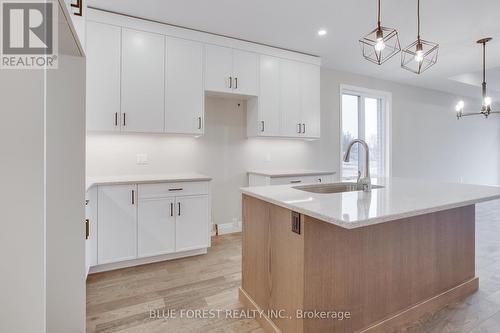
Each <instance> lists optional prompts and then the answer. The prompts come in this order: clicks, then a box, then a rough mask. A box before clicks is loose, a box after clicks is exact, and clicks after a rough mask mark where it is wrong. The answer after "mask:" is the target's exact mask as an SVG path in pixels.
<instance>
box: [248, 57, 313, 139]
mask: <svg viewBox="0 0 500 333" xmlns="http://www.w3.org/2000/svg"><path fill="white" fill-rule="evenodd" d="M259 80H260V89H259V98H258V102H257V103H254V102H252V101H249V102H248V103H247V126H248V129H247V132H248V136H267V137H288V138H319V137H320V68H319V66H318V65H313V64H306V63H302V62H298V61H294V60H288V59H282V58H278V57H272V56H267V55H261V56H260V76H259Z"/></svg>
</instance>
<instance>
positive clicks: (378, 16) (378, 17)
mask: <svg viewBox="0 0 500 333" xmlns="http://www.w3.org/2000/svg"><path fill="white" fill-rule="evenodd" d="M377 24H378V28H379V29H380V0H378V13H377Z"/></svg>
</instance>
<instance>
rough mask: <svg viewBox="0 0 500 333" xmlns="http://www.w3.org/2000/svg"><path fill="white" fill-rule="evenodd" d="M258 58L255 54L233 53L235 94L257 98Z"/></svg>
mask: <svg viewBox="0 0 500 333" xmlns="http://www.w3.org/2000/svg"><path fill="white" fill-rule="evenodd" d="M258 65H259V58H258V56H257V54H255V53H251V52H245V51H239V50H234V51H233V76H234V81H233V83H234V84H233V90H234V92H235V93H237V94H242V95H250V96H257V95H258V91H259V67H258Z"/></svg>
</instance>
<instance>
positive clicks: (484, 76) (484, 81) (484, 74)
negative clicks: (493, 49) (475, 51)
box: [481, 42, 486, 98]
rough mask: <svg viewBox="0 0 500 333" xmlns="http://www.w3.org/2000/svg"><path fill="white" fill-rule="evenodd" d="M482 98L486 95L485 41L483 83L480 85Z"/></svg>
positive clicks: (484, 44) (484, 48)
mask: <svg viewBox="0 0 500 333" xmlns="http://www.w3.org/2000/svg"><path fill="white" fill-rule="evenodd" d="M481 88H482V93H483V98H485V97H486V42H483V84H482V85H481Z"/></svg>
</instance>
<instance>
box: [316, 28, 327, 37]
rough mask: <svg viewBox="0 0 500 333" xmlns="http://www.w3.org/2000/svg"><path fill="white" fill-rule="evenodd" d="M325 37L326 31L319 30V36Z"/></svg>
mask: <svg viewBox="0 0 500 333" xmlns="http://www.w3.org/2000/svg"><path fill="white" fill-rule="evenodd" d="M324 35H326V30H325V29H321V30H318V36H324Z"/></svg>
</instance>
